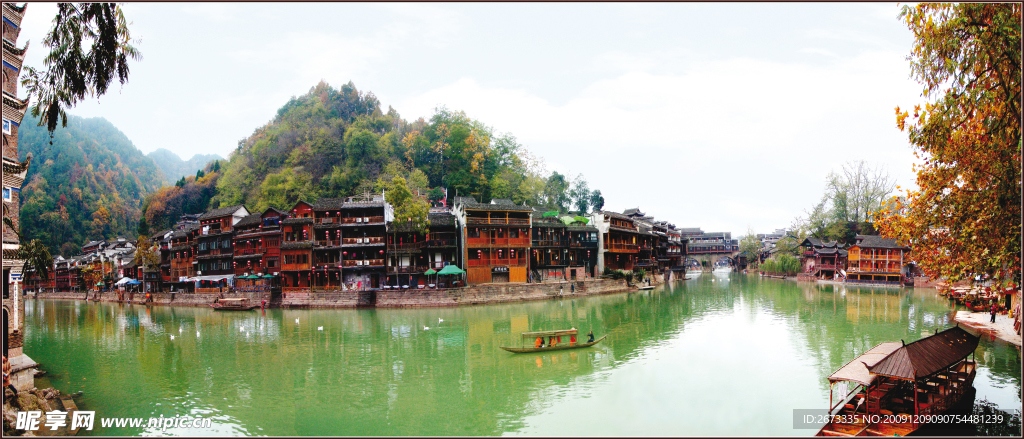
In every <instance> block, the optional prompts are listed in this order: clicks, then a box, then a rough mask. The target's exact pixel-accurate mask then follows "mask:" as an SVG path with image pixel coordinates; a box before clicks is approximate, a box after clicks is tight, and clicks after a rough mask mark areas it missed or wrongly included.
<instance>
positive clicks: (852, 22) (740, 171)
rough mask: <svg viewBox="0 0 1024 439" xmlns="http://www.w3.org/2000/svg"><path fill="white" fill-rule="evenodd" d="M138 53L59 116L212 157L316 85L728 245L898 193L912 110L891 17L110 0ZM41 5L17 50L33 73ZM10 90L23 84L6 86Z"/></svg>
mask: <svg viewBox="0 0 1024 439" xmlns="http://www.w3.org/2000/svg"><path fill="white" fill-rule="evenodd" d="M123 9H124V13H125V16H126V18H127V19H128V21H129V22H130V24H129V27H130V30H131V36H132V38H133V39H134V40H135V43H134V44H135V46H136V47H137V48H138V49H139V50H140V51H141V52H142V55H143V59H142V60H141V61H138V62H132V63H131V65H130V67H131V73H130V75H129V81H128V83H127V84H125V85H124V86H122V87H118V86H114V87H111V89H110V90H108V92H107V94H106V95H104V96H102V97H100V98H99V99H96V98H89V99H87V100H86V101H85V102H82V103H80V104H79V105H78V106H77V107H76V108H73V109H72V110H71V111H69V113H71V114H75V115H78V116H83V117H103V118H106V119H107V120H109V121H110V122H111V123H113V124H114V125H115V126H116V127H118V128H119V129H120V130H121V131H122V132H124V133H125V134H126V135H127V136H128V138H129V139H131V140H132V142H133V143H134V144H135V146H136V147H137V148H139V149H140V150H141V151H142V152H144V153H149V152H151V151H154V150H156V149H158V148H166V149H169V150H171V151H173V152H175V153H177V154H178V155H179V156H181V157H182V159H185V160H187V159H189V158H190V157H192V155H194V154H208V153H216V154H219V155H221V156H222V157H228V155H229V154H230V153H231V152H232V151H233V150H234V148H235V146H236V145H237V144H238V141H239V140H241V139H244V138H246V137H247V136H249V135H250V134H252V133H253V131H254V130H255V129H256V128H258V127H260V126H262V125H265V124H266V123H267V122H269V121H270V120H271V119H272V118H273V117H274V115H275V114H276V112H277V109H278V108H280V107H281V106H283V105H284V104H285V103H287V101H288V99H289V98H291V97H293V96H299V95H302V94H304V93H306V92H308V91H309V90H310V89H311V88H312V87H313V86H314V85H316V84H317V83H318V82H319V81H320V80H324V81H326V82H327V83H328V84H330V85H331V86H332V87H334V88H336V89H337V88H339V87H340V86H341V85H343V84H345V83H347V82H349V81H351V82H352V83H353V84H354V85H355V86H356V87H357V88H358V89H359V90H360V91H363V92H372V93H373V94H374V95H376V96H377V98H378V99H379V100H380V102H381V105H382V107H383V108H384V109H385V110H387V107H389V106H390V107H393V108H394V109H395V110H396V111H398V113H399V114H400V115H401V116H402V117H403V118H404V119H406V120H408V121H410V122H411V121H414V120H416V119H418V118H420V117H422V118H425V119H429V118H430V117H431V116H432V115H433V114H434V109H435V108H437V107H440V106H445V107H447V108H449V109H451V110H462V111H465V112H466V114H467V115H468V116H469V117H471V118H473V119H476V120H479V121H481V122H483V123H484V124H486V125H488V126H490V127H493V129H494V131H495V132H496V133H511V134H513V135H514V136H516V138H517V139H518V140H519V142H520V143H521V144H523V145H524V146H525V147H526V148H527V149H528V150H529V151H530V152H531V153H533V154H534V155H536V156H538V157H540V158H542V159H543V161H544V163H545V164H546V167H547V170H548V171H557V172H559V173H562V174H565V175H568V176H569V177H570V178H575V177H576V176H577V175H579V174H582V175H583V176H584V178H585V179H586V180H587V182H588V183H589V186H590V188H591V189H599V190H601V193H602V194H603V195H604V198H605V209H606V210H611V211H617V212H621V211H623V210H624V209H628V208H635V207H639V208H640V210H641V211H643V212H644V213H646V214H648V215H651V216H653V217H654V218H655V219H656V220H667V221H669V222H670V223H672V224H675V225H676V226H677V227H700V228H701V229H703V230H704V231H705V232H732V234H733V237H738V236H741V235H744V234H746V232H747V231H748V230H752V231H753V232H754V233H768V232H772V231H774V230H775V229H778V228H784V227H788V226H790V225H791V224H793V223H794V220H795V219H796V218H797V217H800V216H806V212H807V211H809V210H810V209H811V208H812V207H813V206H814V205H815V204H816V203H817V202H818V201H819V200H820V199H821V197H822V194H823V192H824V188H825V180H826V177H827V175H828V174H829V173H830V172H837V173H838V172H840V171H841V168H842V167H843V165H844V164H846V163H848V162H852V161H857V160H864V161H867V162H868V164H869V165H871V166H873V167H876V168H882V169H884V170H885V171H886V172H888V174H889V175H890V176H891V177H892V178H894V179H895V180H896V183H897V184H899V185H900V186H902V187H904V188H911V187H914V186H915V184H914V180H915V174H914V172H913V170H912V165H913V164H914V163H916V162H917V159H915V157H914V155H913V149H912V148H911V146H910V144H909V142H908V141H907V134H906V133H905V132H900V131H899V129H898V128H896V116H895V110H894V109H895V107H896V106H897V105H898V106H900V107H902V108H912V107H913V105H914V104H923V103H924V102H925V98H924V97H922V96H921V90H922V86H921V85H920V84H918V83H916V82H915V81H914V80H913V79H912V78H911V77H910V68H909V62H908V61H907V55H909V54H910V50H911V48H912V44H913V35H912V34H911V32H910V31H909V30H908V29H907V27H906V25H905V24H904V23H903V22H901V21H900V20H899V18H898V16H899V11H900V6H899V5H897V4H896V3H642V4H636V3H555V4H547V3H528V4H522V3H483V4H464V3H428V4H419V3H415V4H404V3H287V2H285V3H126V4H124V5H123ZM55 12H56V6H55V5H54V4H41V3H32V4H30V5H29V8H28V10H27V11H26V14H25V17H24V21H23V22H22V32H21V35H20V37H19V44H24V42H25V41H26V40H31V42H32V44H31V45H30V46H29V50H28V53H27V55H26V60H25V65H27V66H35V67H40V66H42V59H43V57H44V56H45V53H44V46H43V45H42V39H43V36H44V35H45V33H46V31H47V30H48V29H49V25H50V21H51V20H52V19H53V16H54V14H55ZM20 94H21V95H22V96H24V91H22V92H21V93H20Z"/></svg>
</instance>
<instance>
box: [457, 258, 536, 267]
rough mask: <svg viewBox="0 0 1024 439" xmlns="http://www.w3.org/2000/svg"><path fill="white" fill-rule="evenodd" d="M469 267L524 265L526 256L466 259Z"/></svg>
mask: <svg viewBox="0 0 1024 439" xmlns="http://www.w3.org/2000/svg"><path fill="white" fill-rule="evenodd" d="M466 265H467V266H470V267H486V266H490V265H526V258H525V257H523V258H481V259H470V260H468V261H466Z"/></svg>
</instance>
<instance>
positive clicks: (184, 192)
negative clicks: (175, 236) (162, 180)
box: [138, 161, 221, 236]
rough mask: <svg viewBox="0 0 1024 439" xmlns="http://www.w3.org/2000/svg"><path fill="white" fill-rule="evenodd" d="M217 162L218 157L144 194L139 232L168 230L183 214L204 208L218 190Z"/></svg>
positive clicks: (196, 211)
mask: <svg viewBox="0 0 1024 439" xmlns="http://www.w3.org/2000/svg"><path fill="white" fill-rule="evenodd" d="M220 164H221V162H220V161H213V162H210V163H207V164H206V166H205V167H204V168H203V169H200V170H199V171H196V175H190V176H187V177H182V178H181V179H179V180H178V181H177V182H176V183H174V185H173V186H166V187H162V188H160V189H159V190H157V191H156V192H155V193H152V194H150V195H149V196H148V197H146V201H145V202H144V203H143V206H142V211H143V212H144V213H145V214H144V215H143V216H142V218H141V219H140V220H139V228H138V232H139V234H142V235H146V236H149V235H151V234H153V233H156V232H159V231H162V230H167V229H169V228H171V226H172V225H173V224H174V223H175V222H176V221H178V219H179V218H180V217H181V215H182V214H185V213H202V212H205V211H207V210H208V209H209V207H210V199H212V198H213V196H214V194H216V193H217V179H219V178H220Z"/></svg>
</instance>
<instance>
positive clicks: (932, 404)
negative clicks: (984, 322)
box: [817, 326, 980, 436]
mask: <svg viewBox="0 0 1024 439" xmlns="http://www.w3.org/2000/svg"><path fill="white" fill-rule="evenodd" d="M979 339H980V337H976V336H974V335H971V334H970V333H969V332H967V331H965V330H963V329H962V328H960V327H959V326H954V327H952V328H949V329H947V330H945V331H942V332H936V333H935V334H934V335H930V336H928V337H925V338H922V339H920V340H917V341H915V342H912V343H910V344H906V343H903V342H886V343H880V344H879V345H877V346H875V347H873V348H871V349H869V350H868V351H867V352H865V353H864V354H862V355H861V356H859V357H857V358H855V359H853V360H852V361H850V362H849V363H846V364H845V365H844V366H843V367H841V368H840V369H839V370H837V371H836V372H835V373H833V374H832V375H830V376H829V377H828V380H829V407H830V408H829V414H831V415H837V416H839V418H838V419H837V420H836V421H834V422H829V423H827V424H825V426H823V427H822V428H821V430H819V431H818V434H817V435H818V436H893V435H896V436H906V435H908V434H910V433H912V432H914V431H916V430H918V429H919V428H921V427H922V426H924V425H926V424H919V423H916V421H918V420H920V417H923V416H926V415H940V414H944V413H953V412H955V411H959V410H964V407H968V406H972V405H973V401H970V402H971V404H963V402H964V401H966V400H967V399H973V395H974V392H973V384H974V377H975V374H976V372H977V363H976V362H975V361H974V360H973V359H970V360H969V359H968V357H973V355H974V351H975V349H977V347H978V340H979ZM849 384H852V390H850V391H848V392H847V391H846V389H847V386H848V385H849ZM836 387H838V388H839V389H840V390H839V398H838V403H836V404H835V405H832V404H833V402H835V401H836V400H835V399H833V390H835V388H836ZM967 410H969V408H968V409H967ZM840 421H842V422H840ZM893 421H897V422H893ZM899 421H902V422H899Z"/></svg>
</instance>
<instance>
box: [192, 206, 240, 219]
mask: <svg viewBox="0 0 1024 439" xmlns="http://www.w3.org/2000/svg"><path fill="white" fill-rule="evenodd" d="M238 209H245V206H244V205H241V204H236V205H234V206H228V207H221V208H219V209H213V210H211V211H208V212H206V213H203V214H202V215H199V219H201V220H204V219H210V218H219V217H222V216H228V215H232V214H234V213H235V212H236V211H238ZM245 211H246V213H248V211H249V210H248V209H245Z"/></svg>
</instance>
